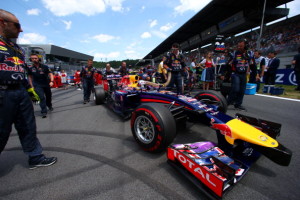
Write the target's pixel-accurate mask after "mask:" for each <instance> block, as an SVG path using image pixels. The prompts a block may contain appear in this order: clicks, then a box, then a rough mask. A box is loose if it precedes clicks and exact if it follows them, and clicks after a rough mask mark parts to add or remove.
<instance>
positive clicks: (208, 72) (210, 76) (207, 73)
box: [200, 52, 216, 90]
mask: <svg viewBox="0 0 300 200" xmlns="http://www.w3.org/2000/svg"><path fill="white" fill-rule="evenodd" d="M200 66H201V67H202V68H203V69H204V70H203V72H202V77H201V80H202V81H203V90H208V89H209V84H210V83H211V82H213V81H214V71H215V70H214V69H215V67H216V65H215V63H214V61H213V59H212V53H211V52H208V53H207V55H206V58H205V59H203V60H202V62H201V63H200Z"/></svg>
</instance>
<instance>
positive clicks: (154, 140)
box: [94, 75, 292, 198]
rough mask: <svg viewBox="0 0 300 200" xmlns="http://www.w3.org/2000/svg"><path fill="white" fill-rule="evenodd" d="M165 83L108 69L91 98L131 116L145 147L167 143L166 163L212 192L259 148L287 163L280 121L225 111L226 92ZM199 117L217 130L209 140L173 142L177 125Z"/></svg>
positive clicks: (235, 176) (228, 182)
mask: <svg viewBox="0 0 300 200" xmlns="http://www.w3.org/2000/svg"><path fill="white" fill-rule="evenodd" d="M169 81H170V75H169V76H168V80H167V82H166V83H165V84H157V83H152V82H147V81H143V80H139V78H138V76H136V75H129V76H124V77H121V76H119V75H107V76H106V77H104V80H103V85H102V86H100V87H96V88H95V93H94V94H95V103H96V104H97V105H99V104H102V103H105V104H107V105H109V107H110V108H111V109H112V110H113V111H114V112H116V113H118V114H120V115H121V116H123V117H124V118H129V117H131V131H132V134H133V137H134V138H135V140H136V141H137V143H138V144H139V145H140V146H141V147H142V149H143V150H145V151H148V152H161V151H165V150H166V149H167V158H168V163H170V164H171V165H172V166H174V167H175V168H176V169H178V170H179V171H180V172H182V173H183V174H184V175H185V176H187V177H190V179H191V180H192V181H193V182H194V183H196V184H197V185H198V186H199V188H201V189H202V190H204V191H206V193H207V194H210V195H211V196H212V197H215V198H222V196H223V195H224V194H225V193H226V192H227V191H229V189H230V188H232V186H233V185H234V184H235V183H236V182H238V181H239V180H240V179H241V178H242V177H243V176H244V175H245V173H246V172H247V171H248V170H249V168H250V166H251V164H252V163H254V162H255V161H256V160H257V159H258V158H259V157H260V155H261V154H263V155H264V156H266V157H268V158H269V159H270V160H272V161H273V162H275V163H277V164H279V165H282V166H288V165H289V163H290V160H291V157H292V152H291V151H290V150H289V149H287V148H285V147H284V146H283V145H281V144H280V143H279V142H278V141H277V140H276V138H277V136H279V133H280V129H281V125H280V124H278V123H274V122H270V121H266V120H262V119H256V118H253V117H249V116H246V115H242V114H237V115H236V117H231V116H229V115H226V114H225V113H226V111H227V104H226V100H225V98H224V97H223V96H222V95H221V94H220V93H218V92H216V91H201V92H199V93H197V94H196V95H195V96H194V97H191V96H188V95H177V94H176V93H174V92H172V91H168V90H165V89H164V88H165V86H166V85H168V84H169ZM187 121H188V122H193V123H202V124H205V125H207V126H209V127H211V128H212V129H214V130H216V133H217V138H218V143H217V144H215V143H213V142H210V141H206V142H196V143H191V144H171V143H172V142H173V140H174V138H175V137H176V131H177V128H178V127H179V126H183V127H184V126H185V124H186V122H187Z"/></svg>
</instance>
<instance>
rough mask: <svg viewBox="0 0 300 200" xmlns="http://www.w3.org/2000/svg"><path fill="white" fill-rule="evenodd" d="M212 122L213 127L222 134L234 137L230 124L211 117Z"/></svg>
mask: <svg viewBox="0 0 300 200" xmlns="http://www.w3.org/2000/svg"><path fill="white" fill-rule="evenodd" d="M210 123H211V128H213V129H216V130H219V131H220V132H221V134H222V135H226V136H228V137H232V133H231V129H230V128H229V126H228V125H226V124H218V123H215V120H214V119H213V118H211V121H210Z"/></svg>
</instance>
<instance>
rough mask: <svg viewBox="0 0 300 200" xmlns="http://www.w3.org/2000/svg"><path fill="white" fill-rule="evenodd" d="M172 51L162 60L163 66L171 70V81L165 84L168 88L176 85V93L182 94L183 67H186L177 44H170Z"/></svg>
mask: <svg viewBox="0 0 300 200" xmlns="http://www.w3.org/2000/svg"><path fill="white" fill-rule="evenodd" d="M171 50H172V52H171V53H170V54H169V55H168V56H167V59H166V61H165V62H164V68H166V69H167V71H170V72H171V75H172V77H171V81H170V83H169V85H168V86H167V87H168V88H169V89H172V88H173V87H174V83H175V85H176V89H177V94H183V76H182V74H183V71H184V70H183V69H184V68H185V67H186V64H185V62H184V57H183V55H182V54H181V53H180V52H179V44H177V43H174V44H173V45H172V49H171Z"/></svg>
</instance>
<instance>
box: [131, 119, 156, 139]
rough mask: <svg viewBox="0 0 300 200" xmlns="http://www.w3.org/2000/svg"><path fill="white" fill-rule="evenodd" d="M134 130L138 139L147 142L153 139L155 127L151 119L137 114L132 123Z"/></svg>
mask: <svg viewBox="0 0 300 200" xmlns="http://www.w3.org/2000/svg"><path fill="white" fill-rule="evenodd" d="M134 130H135V132H136V135H137V137H138V139H139V140H140V141H141V142H143V143H145V144H149V143H151V142H152V141H153V140H154V137H155V129H154V125H153V123H152V121H151V120H150V119H149V118H148V117H146V116H138V117H137V118H136V120H135V123H134Z"/></svg>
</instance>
